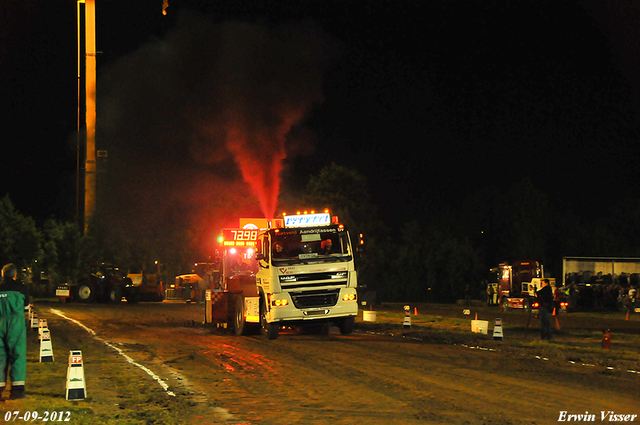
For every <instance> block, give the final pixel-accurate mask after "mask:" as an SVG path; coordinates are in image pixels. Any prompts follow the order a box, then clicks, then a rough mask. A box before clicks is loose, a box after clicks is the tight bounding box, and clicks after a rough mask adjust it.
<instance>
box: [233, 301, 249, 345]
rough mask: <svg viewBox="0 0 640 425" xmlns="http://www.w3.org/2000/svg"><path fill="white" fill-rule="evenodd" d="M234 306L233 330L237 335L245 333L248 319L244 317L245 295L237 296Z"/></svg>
mask: <svg viewBox="0 0 640 425" xmlns="http://www.w3.org/2000/svg"><path fill="white" fill-rule="evenodd" d="M233 305H234V308H233V330H234V332H235V334H236V335H238V336H240V335H245V334H246V332H245V328H246V321H245V317H244V297H243V296H242V295H240V296H237V297H235V301H234V304H233Z"/></svg>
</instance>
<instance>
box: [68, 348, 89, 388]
mask: <svg viewBox="0 0 640 425" xmlns="http://www.w3.org/2000/svg"><path fill="white" fill-rule="evenodd" d="M86 397H87V387H86V384H85V382H84V367H83V365H82V351H80V350H72V351H69V367H68V368H67V394H66V399H67V400H84V399H85V398H86Z"/></svg>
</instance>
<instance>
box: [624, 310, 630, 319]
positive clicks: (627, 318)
mask: <svg viewBox="0 0 640 425" xmlns="http://www.w3.org/2000/svg"><path fill="white" fill-rule="evenodd" d="M624 320H629V310H627V318H626V319H624Z"/></svg>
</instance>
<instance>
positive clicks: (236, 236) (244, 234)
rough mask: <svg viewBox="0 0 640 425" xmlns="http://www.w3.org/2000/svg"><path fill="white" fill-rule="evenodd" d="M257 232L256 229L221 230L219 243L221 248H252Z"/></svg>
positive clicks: (255, 242) (256, 238) (256, 239)
mask: <svg viewBox="0 0 640 425" xmlns="http://www.w3.org/2000/svg"><path fill="white" fill-rule="evenodd" d="M259 232H260V231H259V230H257V229H223V230H222V240H221V243H222V245H223V246H246V247H254V246H256V244H257V241H258V233H259Z"/></svg>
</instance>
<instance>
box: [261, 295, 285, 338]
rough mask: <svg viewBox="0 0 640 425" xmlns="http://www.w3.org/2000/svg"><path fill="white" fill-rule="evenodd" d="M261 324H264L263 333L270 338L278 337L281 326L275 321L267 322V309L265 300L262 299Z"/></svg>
mask: <svg viewBox="0 0 640 425" xmlns="http://www.w3.org/2000/svg"><path fill="white" fill-rule="evenodd" d="M260 325H261V326H262V333H263V334H264V336H266V337H267V339H268V340H274V339H276V338H278V335H279V334H280V328H279V327H278V325H277V324H275V323H267V309H266V307H265V305H264V302H263V301H260Z"/></svg>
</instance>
